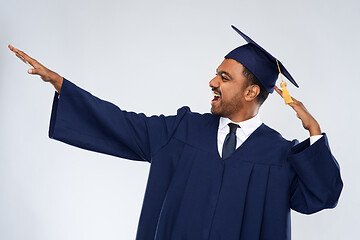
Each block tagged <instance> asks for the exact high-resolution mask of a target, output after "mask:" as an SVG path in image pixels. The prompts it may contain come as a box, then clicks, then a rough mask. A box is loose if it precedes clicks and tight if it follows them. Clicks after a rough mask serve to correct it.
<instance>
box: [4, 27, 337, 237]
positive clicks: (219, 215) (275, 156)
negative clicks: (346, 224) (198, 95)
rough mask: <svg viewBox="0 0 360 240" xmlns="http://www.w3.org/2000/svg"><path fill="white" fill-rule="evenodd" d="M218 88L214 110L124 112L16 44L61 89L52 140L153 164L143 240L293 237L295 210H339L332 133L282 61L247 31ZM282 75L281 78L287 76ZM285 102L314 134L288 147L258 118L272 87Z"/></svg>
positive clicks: (214, 83)
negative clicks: (295, 92) (297, 93)
mask: <svg viewBox="0 0 360 240" xmlns="http://www.w3.org/2000/svg"><path fill="white" fill-rule="evenodd" d="M233 28H234V30H235V31H236V32H237V33H238V34H240V35H241V36H242V37H243V38H244V39H245V40H246V41H247V44H245V45H242V46H240V47H238V48H235V49H234V50H232V51H231V52H229V53H228V54H227V55H226V56H225V59H224V60H223V62H222V63H221V64H220V65H219V66H218V68H217V70H216V72H217V74H216V76H215V77H214V78H213V79H211V81H210V82H209V86H210V88H211V89H212V91H213V92H214V99H213V100H212V102H211V113H206V114H199V113H196V112H192V111H191V110H190V108H189V107H186V106H185V107H182V108H180V109H178V111H177V114H176V115H173V116H164V115H159V116H151V117H147V116H145V115H144V114H142V113H134V112H128V111H125V110H123V109H121V108H119V107H117V106H115V105H113V104H112V103H109V102H107V101H104V100H101V99H99V98H97V97H95V96H93V95H91V94H90V93H89V92H87V91H85V90H83V89H81V88H79V87H78V86H76V85H75V84H74V83H72V82H70V81H69V80H68V79H66V78H63V77H61V76H60V75H59V74H57V73H55V72H53V71H51V70H49V69H47V68H46V67H44V66H43V65H41V64H40V63H39V62H37V61H36V60H35V59H33V58H31V57H29V56H28V55H26V54H25V53H24V52H22V51H20V50H18V49H16V48H14V47H13V46H11V45H9V48H10V50H11V51H13V52H14V53H15V54H16V55H17V56H18V57H19V58H20V59H22V60H23V61H24V62H26V63H29V64H30V65H31V66H32V67H33V69H30V70H29V74H36V75H39V76H40V77H41V78H42V80H44V81H45V82H50V83H51V84H52V85H54V87H55V89H56V92H55V96H54V99H53V107H52V112H51V119H50V127H49V137H50V138H53V139H56V140H59V141H62V142H64V143H68V144H71V145H74V146H77V147H80V148H83V149H88V150H91V151H96V152H100V153H105V154H109V155H113V156H118V157H121V158H126V159H132V160H138V161H146V162H149V164H151V168H150V172H149V178H148V182H147V187H146V192H145V196H144V202H143V206H142V211H141V215H140V220H139V225H138V230H137V236H136V239H138V240H150V239H156V240H239V239H240V240H258V239H262V240H289V239H290V238H291V236H290V209H293V210H295V211H297V212H300V213H304V214H312V213H316V212H318V211H320V210H323V209H326V208H333V207H335V206H336V205H337V202H338V199H339V196H340V193H341V190H342V186H343V183H342V180H341V176H340V170H339V165H338V163H337V161H336V160H335V158H334V156H333V155H332V153H331V151H330V148H329V144H328V140H327V135H326V134H325V133H322V132H321V129H320V126H319V124H318V122H317V121H316V120H315V119H314V118H313V117H312V115H311V114H310V113H309V112H308V111H307V110H306V108H305V106H304V105H303V104H302V103H301V102H300V101H298V100H296V99H294V98H291V97H290V95H289V93H288V91H287V90H286V86H285V85H286V84H285V82H282V83H281V86H282V87H283V91H282V90H280V89H279V88H277V87H276V86H275V82H276V80H277V78H278V76H279V73H282V74H283V75H284V76H285V77H286V78H287V79H288V80H289V81H290V82H291V83H292V84H294V85H295V86H298V85H297V83H296V82H295V80H294V79H293V78H292V77H291V75H290V73H289V72H288V71H287V70H286V68H285V67H284V66H283V64H282V63H281V62H280V61H278V60H277V59H276V58H274V57H273V56H272V55H271V54H270V53H268V52H267V51H266V50H265V49H263V48H262V47H261V46H259V45H258V44H256V43H255V42H254V41H253V40H251V39H250V38H249V37H248V36H246V35H245V34H244V33H242V32H241V31H239V30H238V29H237V28H235V27H233ZM280 75H281V74H280ZM274 89H275V91H276V92H277V93H279V94H280V95H281V96H283V97H284V99H285V101H286V103H287V104H289V105H290V106H291V107H292V108H293V109H294V111H295V112H296V113H297V116H298V117H299V118H300V119H301V121H302V124H303V127H304V128H305V129H306V130H307V131H309V135H310V136H309V138H308V139H306V140H305V141H303V142H301V143H299V142H298V141H297V140H293V141H288V140H286V139H284V138H283V137H282V136H281V135H280V134H279V133H278V132H277V131H276V130H274V129H272V128H270V127H269V126H267V125H266V124H264V123H263V122H262V121H261V119H260V117H259V114H258V111H259V108H260V106H261V104H262V103H263V102H264V101H265V100H266V98H267V96H268V94H269V93H272V92H273V91H274Z"/></svg>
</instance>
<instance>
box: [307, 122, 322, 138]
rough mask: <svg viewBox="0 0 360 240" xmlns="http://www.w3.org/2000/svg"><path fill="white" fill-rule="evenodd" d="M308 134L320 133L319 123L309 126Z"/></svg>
mask: <svg viewBox="0 0 360 240" xmlns="http://www.w3.org/2000/svg"><path fill="white" fill-rule="evenodd" d="M309 133H310V136H315V135H321V128H320V125H319V124H315V125H313V126H311V127H310V128H309Z"/></svg>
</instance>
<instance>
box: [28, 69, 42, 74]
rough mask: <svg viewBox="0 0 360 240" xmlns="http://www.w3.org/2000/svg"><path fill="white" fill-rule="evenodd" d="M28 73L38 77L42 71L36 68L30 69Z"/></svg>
mask: <svg viewBox="0 0 360 240" xmlns="http://www.w3.org/2000/svg"><path fill="white" fill-rule="evenodd" d="M28 73H29V74H33V75H34V74H37V75H40V71H39V69H36V68H30V69H29V70H28Z"/></svg>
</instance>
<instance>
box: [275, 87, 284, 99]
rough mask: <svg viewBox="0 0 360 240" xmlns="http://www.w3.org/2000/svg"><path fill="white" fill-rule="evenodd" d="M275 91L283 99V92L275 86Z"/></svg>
mask: <svg viewBox="0 0 360 240" xmlns="http://www.w3.org/2000/svg"><path fill="white" fill-rule="evenodd" d="M274 89H275V91H276V92H277V93H278V94H279V95H280V96H281V97H282V91H281V90H280V89H279V88H278V87H277V86H274Z"/></svg>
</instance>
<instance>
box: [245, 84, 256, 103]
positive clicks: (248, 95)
mask: <svg viewBox="0 0 360 240" xmlns="http://www.w3.org/2000/svg"><path fill="white" fill-rule="evenodd" d="M259 94H260V87H259V86H258V85H256V84H254V85H250V86H248V87H247V88H246V89H245V100H246V101H248V102H251V101H254V100H255V98H256V97H257V96H258V95H259Z"/></svg>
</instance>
